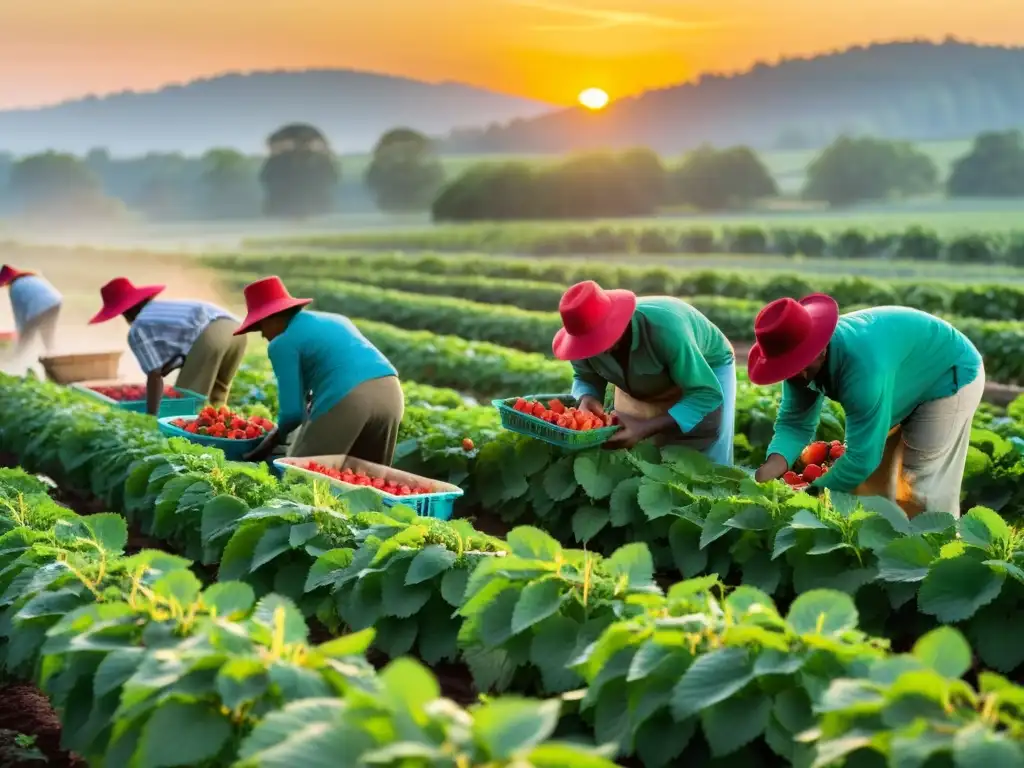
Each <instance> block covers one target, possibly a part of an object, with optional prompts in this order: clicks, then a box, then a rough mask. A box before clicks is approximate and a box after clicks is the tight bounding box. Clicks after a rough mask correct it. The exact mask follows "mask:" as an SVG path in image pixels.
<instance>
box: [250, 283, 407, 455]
mask: <svg viewBox="0 0 1024 768" xmlns="http://www.w3.org/2000/svg"><path fill="white" fill-rule="evenodd" d="M311 301H312V300H311V299H299V298H295V297H293V296H291V295H290V294H289V293H288V290H287V289H286V288H285V286H284V284H283V283H282V282H281V279H280V278H278V277H276V276H275V277H267V278H264V279H263V280H257V281H256V282H255V283H252V284H250V285H248V286H246V288H245V303H246V308H247V311H248V314H247V315H246V317H245V320H243V321H242V324H241V326H239V328H238V330H237V331H235V333H236V334H244V333H248V332H250V331H255V330H258V331H260V333H262V334H263V337H264V338H265V339H266V340H267V341H269V342H270V345H269V347H268V354H269V355H270V363H271V365H272V366H273V368H274V376H275V377H276V378H277V392H278V401H279V403H278V425H277V429H276V430H275V431H273V432H271V433H270V434H269V435H267V437H266V438H264V440H263V441H262V442H261V443H260V445H258V446H257V447H256V448H255V449H254V450H253V451H252V452H251V453H250V454H249V455H248V456H246V459H247V460H249V461H260V460H263V459H266V458H267V457H269V456H270V455H271V453H273V452H274V449H275V448H277V447H278V446H280V445H283V444H284V443H285V442H286V441H287V439H288V437H289V436H290V435H291V433H292V432H294V431H295V430H297V429H298V430H299V431H298V432H297V433H296V435H295V438H294V440H293V441H292V443H291V446H290V447H289V448H288V455H289V456H298V457H302V456H333V455H339V454H345V455H348V456H354V457H356V458H359V459H363V460H364V461H370V462H373V463H375V464H382V465H385V466H390V464H391V461H392V459H393V458H394V453H395V444H396V442H397V440H398V428H399V425H400V424H401V422H402V415H403V413H404V411H405V398H404V396H403V394H402V386H401V384H400V383H399V381H398V372H397V371H396V370H395V367H394V366H393V365H392V364H391V362H390V361H389V360H388V359H387V358H386V357H385V356H384V355H383V354H382V353H381V352H380V350H378V349H377V348H376V347H375V346H373V344H371V343H370V342H369V341H368V340H367V339H366V337H365V336H363V335H362V334H361V333H360V332H359V330H358V329H357V328H356V327H355V325H353V324H352V322H351V321H350V320H349V319H348V318H347V317H342V316H341V315H335V314H329V313H324V312H312V311H308V310H304V309H303V307H305V306H306V305H308V304H310V303H311ZM310 397H311V401H310Z"/></svg>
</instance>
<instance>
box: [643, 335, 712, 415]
mask: <svg viewBox="0 0 1024 768" xmlns="http://www.w3.org/2000/svg"><path fill="white" fill-rule="evenodd" d="M651 346H652V348H653V349H654V352H655V354H657V355H658V357H659V358H661V361H662V363H663V364H664V365H665V368H666V370H667V371H668V375H669V378H671V379H672V381H673V382H675V384H676V385H677V386H678V387H679V388H680V389H682V390H683V396H682V398H681V399H680V400H679V402H678V403H676V404H675V405H673V406H672V407H671V408H669V409H668V413H669V416H671V417H672V418H673V419H675V421H676V423H677V424H678V425H679V429H680V430H682V431H683V433H686V432H689V431H690V430H691V429H693V428H694V427H695V426H697V425H698V424H699V423H700V422H701V421H702V420H703V419H704V417H705V416H707V415H708V414H709V413H711V412H712V411H714V410H715V409H716V408H719V407H720V406H721V405H722V402H723V400H724V396H723V394H722V385H721V384H719V383H718V377H716V376H715V372H714V371H713V370H711V366H710V365H708V361H707V360H705V359H704V355H703V354H701V352H700V350H699V349H698V348H697V340H696V339H695V338H694V337H693V329H692V328H691V327H690V326H689V324H684V325H683V326H682V327H680V328H679V329H678V332H676V333H668V332H666V331H665V330H663V329H661V328H657V329H655V331H654V333H653V334H652V339H651Z"/></svg>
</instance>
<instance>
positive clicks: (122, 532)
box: [82, 512, 128, 555]
mask: <svg viewBox="0 0 1024 768" xmlns="http://www.w3.org/2000/svg"><path fill="white" fill-rule="evenodd" d="M82 520H84V521H85V524H86V525H87V526H88V527H89V530H90V531H92V535H93V537H94V538H95V539H96V541H98V542H99V543H100V546H102V547H103V549H105V550H106V551H107V552H112V553H114V554H117V555H119V554H121V553H122V552H124V548H125V546H126V545H127V544H128V523H127V522H126V521H125V519H124V518H123V517H121V515H115V514H114V513H112V512H104V513H102V514H99V515H89V516H88V517H83V518H82Z"/></svg>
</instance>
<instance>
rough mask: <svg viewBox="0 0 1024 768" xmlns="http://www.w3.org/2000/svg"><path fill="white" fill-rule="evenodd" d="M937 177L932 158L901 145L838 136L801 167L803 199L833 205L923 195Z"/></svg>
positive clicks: (910, 147)
mask: <svg viewBox="0 0 1024 768" xmlns="http://www.w3.org/2000/svg"><path fill="white" fill-rule="evenodd" d="M938 178H939V170H938V168H936V166H935V163H934V162H933V161H932V159H931V158H930V157H928V155H926V154H924V153H923V152H920V151H919V150H917V149H915V148H914V147H913V146H912V145H911V144H909V143H907V142H905V141H887V140H885V139H876V138H872V137H869V136H864V137H858V138H852V137H850V136H840V137H839V138H838V139H836V140H835V141H834V142H832V143H831V144H830V145H829V146H827V147H826V148H825V149H824V150H823V151H822V152H821V154H820V155H818V156H817V157H816V158H815V159H814V160H813V161H812V162H811V164H810V166H809V167H808V168H807V180H806V182H805V183H804V189H803V197H804V198H805V199H807V200H821V201H824V202H826V203H828V204H829V205H831V206H834V207H839V206H844V205H852V204H854V203H857V202H860V201H863V200H884V199H887V198H890V197H893V196H904V197H906V196H910V195H920V194H925V193H927V192H931V191H932V190H934V189H935V187H936V185H937V184H938Z"/></svg>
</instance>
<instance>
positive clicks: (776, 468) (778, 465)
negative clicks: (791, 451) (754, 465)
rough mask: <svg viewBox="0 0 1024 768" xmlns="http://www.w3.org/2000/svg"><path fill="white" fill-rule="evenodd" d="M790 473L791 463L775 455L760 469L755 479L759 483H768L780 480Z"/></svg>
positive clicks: (779, 455)
mask: <svg viewBox="0 0 1024 768" xmlns="http://www.w3.org/2000/svg"><path fill="white" fill-rule="evenodd" d="M788 471H789V462H788V461H786V458H785V457H784V456H782V455H781V454H778V453H773V454H772V455H771V456H769V457H768V459H767V460H766V461H765V463H764V464H762V465H761V466H760V467H758V469H757V472H755V473H754V479H755V480H756V481H757V482H759V483H767V482H768V481H769V480H778V479H779V478H780V477H782V476H783V475H784V474H786V472H788Z"/></svg>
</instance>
